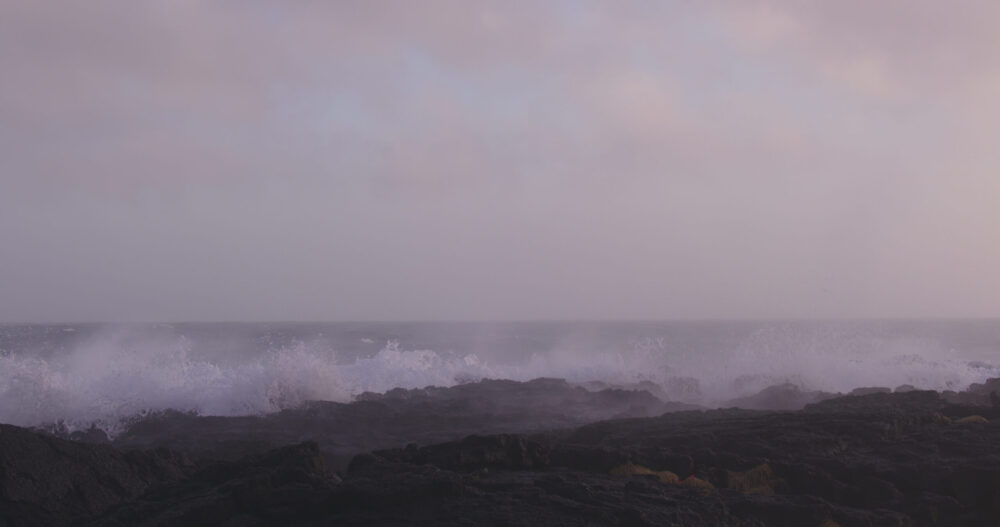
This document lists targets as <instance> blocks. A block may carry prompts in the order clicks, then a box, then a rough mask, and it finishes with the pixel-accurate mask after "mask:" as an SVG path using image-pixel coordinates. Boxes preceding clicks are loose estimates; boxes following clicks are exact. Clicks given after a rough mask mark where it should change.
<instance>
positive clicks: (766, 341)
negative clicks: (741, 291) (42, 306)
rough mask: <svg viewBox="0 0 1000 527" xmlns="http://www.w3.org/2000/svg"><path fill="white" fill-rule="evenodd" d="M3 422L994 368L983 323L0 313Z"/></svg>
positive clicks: (123, 419)
mask: <svg viewBox="0 0 1000 527" xmlns="http://www.w3.org/2000/svg"><path fill="white" fill-rule="evenodd" d="M0 335H2V338H0V343H2V345H0V422H4V423H9V424H15V425H19V426H46V425H52V424H53V423H58V424H59V425H60V426H64V427H66V428H67V429H69V430H74V429H82V428H87V427H90V426H92V425H94V426H97V427H99V428H102V429H104V430H105V431H107V432H109V433H111V434H112V435H113V434H115V433H116V432H117V431H119V430H121V428H122V426H124V423H127V422H129V421H130V420H134V419H135V418H138V417H141V416H142V415H146V414H148V413H150V412H158V411H164V410H177V411H181V412H192V413H196V414H199V415H206V416H209V415H218V416H240V415H262V414H268V413H272V412H277V411H280V410H283V409H291V408H297V407H299V406H301V405H302V404H303V403H305V402H307V401H313V400H316V401H335V402H349V401H352V400H354V399H355V398H357V396H359V395H360V394H363V393H365V392H374V393H383V392H386V391H389V390H392V389H395V388H403V389H414V388H423V387H428V386H438V387H448V386H455V385H458V384H462V383H467V382H475V381H479V380H483V379H510V380H515V381H528V380H532V379H536V378H539V377H548V378H559V379H565V380H567V381H569V382H571V383H575V384H578V385H580V386H583V387H585V388H587V389H589V390H599V389H603V388H608V387H623V388H627V389H643V390H647V391H649V392H650V393H651V394H652V395H654V396H656V397H658V398H659V399H661V400H663V401H664V402H667V401H670V402H683V403H690V404H695V405H700V406H705V407H716V406H720V405H733V404H736V405H739V404H741V403H740V401H739V399H740V398H746V397H748V396H752V395H754V394H756V393H758V392H760V391H761V390H763V389H765V388H768V387H770V386H775V385H783V384H784V385H791V386H793V387H795V388H797V389H799V390H802V391H807V392H808V391H822V392H832V393H837V392H841V393H847V392H850V391H851V390H853V389H855V388H860V387H872V386H882V387H888V388H893V387H897V386H901V385H910V386H913V387H916V388H921V389H933V390H963V389H965V388H967V387H968V386H969V385H970V384H972V383H978V382H983V381H985V380H986V379H988V378H990V377H995V376H1000V369H998V367H997V365H996V364H994V363H991V362H989V361H986V360H983V358H984V356H986V357H988V351H989V349H990V346H993V345H996V344H998V343H1000V324H997V323H989V322H976V321H966V322H951V323H930V322H906V323H903V322H880V323H873V322H729V323H724V322H690V323H677V322H675V323H497V324H447V323H422V324H421V323H395V324H394V323H373V324H231V325H226V324H221V325H219V324H176V325H77V326H4V327H3V328H2V329H0Z"/></svg>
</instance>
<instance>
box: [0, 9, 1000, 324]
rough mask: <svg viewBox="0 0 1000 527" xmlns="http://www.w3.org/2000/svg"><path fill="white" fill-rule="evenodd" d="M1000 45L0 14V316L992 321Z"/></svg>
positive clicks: (360, 15) (446, 17)
mask: <svg viewBox="0 0 1000 527" xmlns="http://www.w3.org/2000/svg"><path fill="white" fill-rule="evenodd" d="M998 26H1000V2H995V1H962V0H955V1H948V2H943V1H938V0H933V1H931V0H907V1H903V0H898V1H890V0H886V1H879V2H871V1H867V0H866V1H860V0H841V1H835V2H831V1H818V0H817V1H791V0H789V1H786V2H781V1H768V0H761V1H739V2H722V1H704V2H663V1H650V2H617V1H616V2H611V1H608V2H596V1H595V2H588V1H569V0H567V1H551V2H527V1H525V2H519V1H506V0H504V1H496V2H490V1H466V0H455V1H433V0H427V1H419V2H414V1H408V0H407V1H402V0H401V1H398V2H391V1H377V0H376V1H364V2H305V1H303V2H297V1H289V2H262V1H238V2H237V1H233V2H229V1H222V2H195V1H177V0H163V1H156V0H151V1H144V2H135V1H125V0H122V1H103V0H98V1H87V2H35V1H24V0H0V322H4V321H7V322H55V321H60V322H72V321H181V320H184V321H197V320H206V321H207V320H248V321H250V320H367V319H372V320H400V319H420V320H434V319H447V320H462V319H477V320H482V319H490V320H504V319H637V318H638V319H673V318H685V319H690V318H826V317H833V318H865V317H997V316H1000V278H998V273H1000V173H998V169H1000V148H998V147H997V138H998V137H1000V31H997V29H996V28H997V27H998Z"/></svg>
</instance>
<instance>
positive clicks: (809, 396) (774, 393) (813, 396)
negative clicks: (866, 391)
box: [723, 383, 836, 410]
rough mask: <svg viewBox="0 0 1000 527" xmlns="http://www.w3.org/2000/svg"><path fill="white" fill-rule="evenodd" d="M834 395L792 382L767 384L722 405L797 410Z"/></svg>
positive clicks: (751, 408)
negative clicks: (805, 387) (806, 388)
mask: <svg viewBox="0 0 1000 527" xmlns="http://www.w3.org/2000/svg"><path fill="white" fill-rule="evenodd" d="M832 397H836V395H835V394H832V393H827V392H818V391H805V390H802V389H801V388H799V387H798V386H796V385H794V384H789V383H786V384H779V385H776V386H769V387H767V388H764V389H763V390H761V391H760V392H758V393H756V394H754V395H751V396H748V397H740V398H738V399H732V400H730V401H728V402H727V403H725V404H724V405H723V406H735V407H737V408H746V409H748V410H799V409H801V408H802V407H804V406H806V405H808V404H812V403H816V402H819V401H823V400H825V399H829V398H832Z"/></svg>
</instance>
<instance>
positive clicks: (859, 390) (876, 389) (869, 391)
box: [847, 387, 905, 396]
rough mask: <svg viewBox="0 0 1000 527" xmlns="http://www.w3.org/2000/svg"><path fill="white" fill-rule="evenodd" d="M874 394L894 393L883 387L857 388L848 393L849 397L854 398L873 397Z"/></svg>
mask: <svg viewBox="0 0 1000 527" xmlns="http://www.w3.org/2000/svg"><path fill="white" fill-rule="evenodd" d="M904 391H905V390H904ZM873 393H892V390H890V389H889V388H882V387H870V388H855V389H853V390H851V392H850V393H848V394H847V395H854V396H857V395H871V394H873Z"/></svg>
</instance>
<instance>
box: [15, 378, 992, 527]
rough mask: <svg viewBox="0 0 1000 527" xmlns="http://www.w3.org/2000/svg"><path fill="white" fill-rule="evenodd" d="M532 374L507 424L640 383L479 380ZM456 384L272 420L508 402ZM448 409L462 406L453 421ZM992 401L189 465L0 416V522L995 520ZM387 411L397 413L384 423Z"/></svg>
mask: <svg viewBox="0 0 1000 527" xmlns="http://www.w3.org/2000/svg"><path fill="white" fill-rule="evenodd" d="M525 385H528V386H525ZM542 386H547V387H548V388H549V389H550V390H552V391H553V392H554V393H555V394H557V395H560V396H561V397H563V399H558V398H557V399H553V401H554V402H552V403H551V405H550V406H546V405H545V404H542V405H540V408H541V410H540V411H539V413H535V414H531V417H530V419H529V418H528V417H524V418H523V419H522V420H521V421H517V420H516V419H515V420H514V422H515V423H517V424H521V425H523V424H524V423H526V422H529V421H531V422H533V421H532V420H533V419H537V418H538V416H539V415H546V414H545V413H544V412H553V413H552V414H548V415H557V413H555V412H556V408H555V407H556V406H558V405H560V404H561V405H565V406H572V405H574V404H582V405H584V406H586V405H588V404H594V405H598V402H599V403H600V405H603V406H600V407H601V408H604V409H605V410H606V411H609V412H610V411H618V410H620V409H621V408H628V407H630V406H631V405H632V404H634V403H635V401H636V400H638V401H640V402H642V401H643V400H645V399H644V396H642V395H634V394H628V393H624V394H622V393H618V392H614V391H606V392H604V393H603V395H600V394H601V393H602V392H596V393H597V394H598V395H586V394H581V393H575V392H572V391H571V390H573V389H574V388H572V387H568V385H561V384H560V383H557V382H552V381H548V380H546V381H541V382H538V383H535V384H532V383H512V384H505V383H497V384H493V383H488V384H486V385H484V386H480V387H479V389H483V390H486V391H487V392H488V393H490V394H491V397H494V398H498V399H499V398H502V397H503V395H504V394H505V393H506V392H505V390H509V391H510V392H511V394H512V395H511V400H514V399H516V398H517V397H519V396H521V395H518V394H519V393H520V394H522V395H523V394H527V393H531V392H532V390H537V389H540V387H542ZM465 389H466V390H473V391H475V390H476V389H477V388H468V387H467V388H465ZM455 393H456V392H450V391H447V390H441V389H428V390H408V391H398V392H395V393H390V394H387V395H385V396H366V397H365V400H363V401H359V402H358V403H356V404H352V405H333V406H331V405H329V404H313V405H307V406H306V407H305V408H303V409H300V410H297V411H295V412H292V413H290V414H286V415H284V416H282V417H281V419H284V421H279V422H283V423H285V424H286V425H288V426H289V428H290V430H289V431H288V432H287V436H281V437H289V438H291V437H296V435H297V434H300V433H303V431H304V430H306V426H307V425H308V423H309V421H310V419H315V420H316V421H318V422H319V423H320V431H321V432H323V431H327V430H329V429H328V428H324V427H332V425H331V423H333V422H341V423H353V424H354V426H355V432H354V433H356V434H362V433H365V432H366V429H365V428H364V426H371V427H372V429H371V430H367V433H369V434H371V437H375V438H379V439H378V440H389V439H395V438H397V435H395V434H404V433H405V431H406V430H411V429H412V430H418V429H419V423H417V422H413V421H408V420H411V419H416V418H418V417H419V418H426V417H428V416H436V418H438V419H440V421H437V420H431V421H430V422H428V423H424V426H425V428H426V427H433V426H436V425H438V424H445V425H449V426H452V428H448V433H449V434H451V433H455V432H456V431H457V430H459V429H460V427H459V426H458V424H457V423H459V422H463V423H464V426H469V427H471V428H475V426H476V424H477V423H479V422H480V421H477V420H476V419H474V417H475V415H474V414H475V412H483V415H485V416H492V418H494V419H500V418H499V417H498V416H505V417H506V416H508V415H511V413H514V410H513V408H510V407H507V406H505V404H506V402H505V401H486V400H474V401H463V400H460V398H457V399H456V398H455V397H453V396H455ZM457 393H461V392H457ZM588 393H591V394H594V393H595V392H588ZM773 393H775V392H772V394H773ZM523 396H524V397H527V396H526V395H523ZM507 402H509V401H507ZM524 402H526V401H522V403H524ZM462 408H465V409H466V410H462ZM403 409H407V410H413V411H414V412H415V415H416V417H414V416H412V415H409V414H407V413H406V412H404V411H403ZM449 411H455V412H456V413H457V414H458V415H460V416H463V417H462V418H463V419H468V421H460V420H456V421H449V420H448V419H447V417H446V415H445V414H447V412H449ZM514 414H515V415H516V413H514ZM998 414H1000V409H996V408H993V407H992V406H988V405H987V406H983V405H979V406H975V405H970V404H956V403H955V402H954V401H949V400H948V399H946V398H944V397H942V396H941V394H938V393H935V392H927V391H909V392H903V393H885V392H884V391H882V390H878V391H877V392H876V393H868V394H864V395H851V396H844V397H838V398H833V399H828V400H823V401H819V402H815V403H813V404H810V405H808V406H807V407H806V408H805V409H804V410H801V411H761V410H745V409H734V408H730V409H724V410H711V411H682V412H674V413H665V414H662V415H658V416H655V417H628V418H619V419H614V420H606V421H600V422H595V423H591V424H587V425H583V426H576V427H565V428H562V429H549V430H548V431H541V428H539V431H537V432H532V433H520V434H518V433H496V434H494V433H490V432H489V431H483V430H476V431H477V432H478V433H477V434H475V435H467V436H466V437H464V438H463V439H456V440H448V441H445V442H438V441H432V442H430V443H429V444H427V443H425V444H424V445H423V446H418V445H417V444H410V445H408V446H406V447H402V448H390V449H383V450H377V451H374V452H372V453H365V454H361V455H358V456H355V457H354V458H353V460H352V461H351V462H350V464H349V467H348V470H347V471H346V473H345V474H344V475H343V476H342V477H340V476H337V475H334V474H333V473H332V472H331V471H330V470H329V469H328V468H327V466H326V463H325V461H324V457H323V455H322V447H321V445H319V444H317V443H314V442H305V443H300V444H295V445H292V446H286V447H283V448H279V449H274V450H269V451H267V452H263V453H256V454H252V455H247V456H243V457H241V458H239V459H231V460H225V461H217V460H216V461H211V460H207V459H202V460H200V461H197V462H196V463H192V462H191V461H188V460H187V458H186V457H184V456H182V455H179V454H176V453H173V452H172V451H169V450H157V451H120V450H116V449H115V448H112V447H109V446H107V445H93V444H82V443H74V442H69V441H64V440H60V439H56V438H52V437H47V436H43V435H39V434H35V433H32V432H29V431H26V430H23V429H19V428H16V427H11V426H3V427H0V526H3V527H7V526H10V525H55V526H60V525H95V526H96V525H101V526H104V525H109V526H110V525H115V526H120V525H147V526H175V525H176V526H180V525H303V526H307V525H638V526H642V525H685V526H704V525H733V526H816V527H835V526H838V525H839V526H841V527H854V526H857V527H862V526H864V527H873V526H893V527H898V526H924V525H940V526H979V525H983V526H985V525H1000V425H998V424H996V423H1000V421H998V420H997V419H1000V415H998ZM626 415H627V413H626ZM480 417H481V419H485V417H482V416H480ZM259 419H264V418H259ZM395 420H399V421H402V423H403V424H396V425H395V426H397V428H393V426H394V425H393V422H394V421H395ZM179 422H180V423H189V424H191V425H192V426H194V427H195V429H197V427H198V426H202V425H204V423H206V422H208V421H205V420H203V419H200V418H196V417H194V416H171V417H170V418H168V419H167V420H166V421H165V422H156V421H146V422H144V423H138V424H137V426H136V427H133V430H138V432H137V433H146V434H151V435H153V434H154V432H153V431H154V430H155V431H156V432H155V433H159V434H165V435H166V436H167V437H170V438H173V439H175V440H176V439H177V438H178V437H190V436H191V434H193V433H194V432H193V431H191V430H188V431H185V430H184V429H183V428H182V427H180V426H179V425H178V423H179ZM248 422H249V421H248ZM359 423H360V424H359ZM536 424H537V423H536ZM503 426H504V421H503V420H500V422H497V423H492V424H491V425H490V426H489V427H487V428H489V429H493V428H494V427H495V428H502V427H503ZM143 427H148V428H143ZM550 428H555V427H550ZM209 429H211V428H209ZM386 430H390V431H391V433H387V432H386ZM268 433H270V434H277V432H276V431H273V430H272V431H269V432H268ZM314 433H317V432H315V431H314ZM424 433H427V432H426V431H425V432H424ZM379 434H386V435H385V436H380V435H379ZM431 435H432V434H431ZM429 436H430V435H428V437H429ZM270 437H272V438H273V437H277V436H276V435H272V436H270ZM335 437H343V436H342V435H339V436H338V435H335ZM97 439H99V438H97ZM253 439H254V438H248V440H253ZM192 440H193V439H192ZM397 446H398V445H397Z"/></svg>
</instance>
